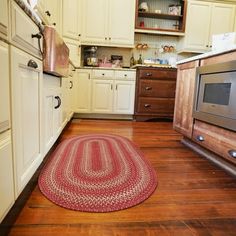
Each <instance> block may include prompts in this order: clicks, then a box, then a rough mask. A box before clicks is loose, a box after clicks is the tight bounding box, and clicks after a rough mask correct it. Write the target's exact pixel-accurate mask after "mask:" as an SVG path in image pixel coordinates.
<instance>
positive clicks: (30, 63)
mask: <svg viewBox="0 0 236 236" xmlns="http://www.w3.org/2000/svg"><path fill="white" fill-rule="evenodd" d="M27 66H28V67H31V68H34V69H37V68H38V64H37V63H36V62H35V61H34V60H32V59H31V60H29V61H28V64H27Z"/></svg>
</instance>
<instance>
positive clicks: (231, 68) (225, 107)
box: [193, 60, 236, 131]
mask: <svg viewBox="0 0 236 236" xmlns="http://www.w3.org/2000/svg"><path fill="white" fill-rule="evenodd" d="M194 97H195V100H194V109H193V117H194V118H196V119H198V120H202V121H206V122H208V123H211V124H214V125H218V126H221V127H224V128H227V129H230V130H234V131H236V60H235V61H230V62H225V63H219V64H214V65H206V66H200V67H198V68H197V71H196V89H195V96H194Z"/></svg>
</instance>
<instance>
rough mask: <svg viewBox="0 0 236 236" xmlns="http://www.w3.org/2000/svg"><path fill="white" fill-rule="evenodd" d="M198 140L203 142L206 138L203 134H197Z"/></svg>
mask: <svg viewBox="0 0 236 236" xmlns="http://www.w3.org/2000/svg"><path fill="white" fill-rule="evenodd" d="M197 140H198V141H200V142H203V141H204V140H205V139H204V137H203V136H201V135H198V136H197Z"/></svg>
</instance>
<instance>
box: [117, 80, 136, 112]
mask: <svg viewBox="0 0 236 236" xmlns="http://www.w3.org/2000/svg"><path fill="white" fill-rule="evenodd" d="M114 89H115V90H114V104H113V113H115V114H134V96H135V81H124V80H118V81H115V83H114Z"/></svg>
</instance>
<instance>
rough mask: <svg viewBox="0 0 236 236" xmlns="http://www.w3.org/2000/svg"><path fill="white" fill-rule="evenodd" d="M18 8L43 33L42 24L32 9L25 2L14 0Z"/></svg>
mask: <svg viewBox="0 0 236 236" xmlns="http://www.w3.org/2000/svg"><path fill="white" fill-rule="evenodd" d="M14 1H15V2H16V3H17V4H18V5H19V6H20V8H21V9H22V10H23V11H24V12H25V13H26V14H27V15H28V16H29V17H30V18H31V20H32V21H33V22H34V23H35V24H36V25H37V26H38V27H39V29H40V30H41V31H43V28H44V26H43V24H42V21H41V19H40V18H39V16H38V15H37V14H36V13H35V11H34V10H33V9H32V7H31V6H30V5H29V4H28V3H27V2H26V0H25V1H24V0H14Z"/></svg>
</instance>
